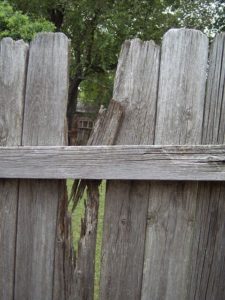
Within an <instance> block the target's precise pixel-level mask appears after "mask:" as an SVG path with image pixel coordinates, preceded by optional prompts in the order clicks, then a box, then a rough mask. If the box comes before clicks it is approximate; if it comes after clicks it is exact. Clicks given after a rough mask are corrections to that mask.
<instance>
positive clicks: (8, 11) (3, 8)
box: [0, 1, 55, 41]
mask: <svg viewBox="0 0 225 300" xmlns="http://www.w3.org/2000/svg"><path fill="white" fill-rule="evenodd" d="M54 28H55V26H54V25H53V24H52V23H50V22H49V21H47V20H45V19H43V18H39V19H33V18H30V17H28V16H27V15H25V14H22V13H21V12H20V11H16V10H14V9H13V7H12V6H10V5H9V4H8V3H6V2H3V1H0V38H3V37H8V36H9V37H12V38H13V39H15V40H17V39H24V40H25V41H30V40H31V39H32V38H33V37H34V35H35V34H36V33H37V32H40V31H53V30H54Z"/></svg>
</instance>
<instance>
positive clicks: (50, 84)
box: [14, 33, 68, 300]
mask: <svg viewBox="0 0 225 300" xmlns="http://www.w3.org/2000/svg"><path fill="white" fill-rule="evenodd" d="M67 80H68V39H67V37H66V36H65V35H63V34H61V33H57V34H53V33H49V34H39V35H37V37H36V38H35V39H34V40H33V41H32V42H31V45H30V52H29V62H28V73H27V85H26V96H25V110H24V124H23V138H22V144H23V145H63V144H64V143H65V134H66V122H65V115H66V104H67V92H68V90H67V87H68V82H67ZM62 201H66V200H64V189H63V188H62V186H61V183H60V182H59V181H41V180H39V181H32V180H30V181H25V180H23V181H21V182H20V186H19V203H18V225H17V251H16V274H15V295H14V299H15V300H16V299H18V300H20V299H24V300H28V299H29V300H30V299H42V300H45V299H46V300H49V299H54V300H55V299H60V300H61V299H64V294H63V293H64V286H59V285H60V284H59V281H57V285H56V286H57V287H56V288H57V293H55V286H54V280H56V279H55V278H54V275H55V277H56V276H60V274H61V273H62V272H63V271H64V270H61V269H58V268H57V264H56V263H57V258H58V257H57V255H56V252H57V251H58V247H60V244H61V243H63V241H62V240H60V237H59V236H56V235H57V233H58V230H57V213H58V207H59V206H60V205H61V202H62ZM58 226H59V225H58ZM54 263H55V268H54ZM57 272H58V273H59V274H58V273H57ZM61 276H63V275H61ZM63 284H64V282H63ZM53 286H54V287H53ZM58 291H60V294H59V292H58Z"/></svg>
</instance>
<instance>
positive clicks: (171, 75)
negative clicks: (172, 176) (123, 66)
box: [141, 29, 208, 300]
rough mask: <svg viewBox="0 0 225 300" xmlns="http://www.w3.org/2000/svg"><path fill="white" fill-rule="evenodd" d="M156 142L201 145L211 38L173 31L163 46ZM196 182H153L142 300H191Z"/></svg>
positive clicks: (198, 33)
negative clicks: (189, 294) (190, 283)
mask: <svg viewBox="0 0 225 300" xmlns="http://www.w3.org/2000/svg"><path fill="white" fill-rule="evenodd" d="M161 51H162V53H161V63H160V79H159V94H158V102H157V119H156V131H155V144H199V143H201V135H202V122H203V112H204V97H205V82H206V68H207V58H208V39H207V37H206V36H205V35H204V34H202V33H201V32H199V31H196V30H187V29H179V30H177V29H172V30H169V31H168V32H167V33H166V34H165V36H164V38H163V43H162V50H161ZM197 186H198V183H193V184H191V183H180V184H179V185H178V184H177V183H174V184H171V183H170V184H169V183H166V182H165V183H153V182H152V183H151V186H150V193H149V208H148V219H149V224H148V226H147V235H146V248H145V264H144V275H143V285H142V297H141V298H142V299H143V300H148V299H158V300H161V299H165V300H174V299H189V298H188V297H187V295H188V287H189V281H190V269H189V265H190V261H191V253H192V252H191V249H192V242H193V234H194V224H195V222H194V221H195V213H196V201H197Z"/></svg>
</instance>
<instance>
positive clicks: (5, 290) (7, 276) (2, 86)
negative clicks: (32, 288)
mask: <svg viewBox="0 0 225 300" xmlns="http://www.w3.org/2000/svg"><path fill="white" fill-rule="evenodd" d="M27 52H28V45H26V44H25V43H24V42H22V41H18V42H14V41H13V40H12V39H10V38H5V39H3V40H2V41H1V42H0V145H1V146H19V145H21V137H22V117H23V103H24V87H25V79H26V61H27ZM17 199H18V181H17V180H3V179H1V180H0V299H1V300H12V299H13V284H14V270H15V246H16V225H17V224H16V223H17Z"/></svg>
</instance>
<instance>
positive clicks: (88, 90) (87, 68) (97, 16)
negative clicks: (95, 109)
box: [9, 0, 222, 127]
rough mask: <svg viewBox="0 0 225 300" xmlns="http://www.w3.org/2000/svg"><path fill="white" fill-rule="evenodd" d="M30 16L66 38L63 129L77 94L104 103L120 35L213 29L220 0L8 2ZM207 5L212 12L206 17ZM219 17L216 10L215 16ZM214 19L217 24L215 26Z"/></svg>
mask: <svg viewBox="0 0 225 300" xmlns="http://www.w3.org/2000/svg"><path fill="white" fill-rule="evenodd" d="M9 1H10V3H11V4H13V5H14V7H15V8H16V9H20V10H22V11H23V12H24V13H27V14H29V15H30V16H35V15H37V13H38V15H41V16H42V17H43V18H47V19H48V20H49V21H51V22H53V23H54V24H55V27H56V30H57V31H63V32H64V33H65V34H67V36H68V37H69V38H70V39H71V51H72V56H71V70H70V88H69V103H68V120H69V127H70V123H71V122H70V121H71V118H72V116H73V114H74V112H75V110H76V101H77V97H78V93H79V94H80V95H79V97H81V98H83V99H84V100H85V99H86V98H89V99H88V100H89V101H93V102H95V103H97V104H102V103H105V104H106V103H107V101H108V100H109V98H110V95H111V91H112V82H113V77H114V71H115V68H116V65H117V60H118V53H119V51H120V47H121V44H122V43H123V41H124V40H125V39H131V38H134V37H139V38H141V39H144V40H149V39H153V40H155V41H156V42H159V41H160V40H161V37H162V35H163V34H164V33H165V31H167V30H168V29H169V28H171V27H181V26H186V27H191V28H197V29H201V30H205V31H207V30H208V32H210V34H211V33H212V32H215V31H216V30H218V26H219V25H218V24H217V23H216V22H218V17H219V12H220V11H221V7H222V2H221V1H215V0H214V1H213V0H196V1H193V0H192V1H191V0H185V1H184V0H151V1H150V0H95V1H94V0H9ZM211 9H213V13H215V14H214V15H212V12H211ZM220 15H221V14H220ZM221 22H222V21H220V28H222V27H221Z"/></svg>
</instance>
